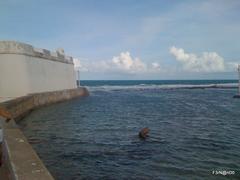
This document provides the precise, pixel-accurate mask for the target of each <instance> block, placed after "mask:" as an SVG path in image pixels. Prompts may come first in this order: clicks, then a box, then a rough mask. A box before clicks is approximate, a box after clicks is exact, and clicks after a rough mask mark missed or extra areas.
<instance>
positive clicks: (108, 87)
mask: <svg viewBox="0 0 240 180" xmlns="http://www.w3.org/2000/svg"><path fill="white" fill-rule="evenodd" d="M237 87H238V84H237V83H222V84H197V85H196V84H161V85H156V84H139V85H102V86H88V87H87V88H88V89H89V90H90V91H117V90H145V89H146V90H147V89H205V88H219V89H226V88H237Z"/></svg>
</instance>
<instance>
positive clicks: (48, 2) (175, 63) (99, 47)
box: [0, 0, 240, 80]
mask: <svg viewBox="0 0 240 180" xmlns="http://www.w3.org/2000/svg"><path fill="white" fill-rule="evenodd" d="M239 9H240V1H239V0H208V1H205V0H201V1H196V0H181V1H180V0H171V1H169V0H115V1H114V0H101V1H100V0H67V1H66V0H65V1H64V0H38V1H37V0H35V1H34V0H0V26H1V27H0V40H15V41H20V42H25V43H28V44H31V45H33V46H34V47H38V48H44V49H49V50H52V51H55V50H56V49H57V48H63V49H64V50H65V53H66V54H67V55H70V56H72V57H73V58H74V63H75V69H76V70H78V69H79V70H80V77H81V79H87V80H89V79H93V80H101V79H103V80H108V79H109V80H129V79H137V80H141V79H143V80H146V79H154V80H158V79H159V80H161V79H236V78H237V73H236V67H237V64H238V63H240V20H239V17H240V11H239Z"/></svg>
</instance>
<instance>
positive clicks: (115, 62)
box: [73, 51, 161, 74]
mask: <svg viewBox="0 0 240 180" xmlns="http://www.w3.org/2000/svg"><path fill="white" fill-rule="evenodd" d="M73 61H74V67H75V70H78V69H80V70H81V71H88V72H102V73H105V72H113V73H125V74H141V73H156V72H160V70H161V68H160V65H159V63H157V62H153V63H149V64H148V63H145V62H143V61H142V60H141V59H140V58H138V57H132V56H131V54H130V52H128V51H126V52H121V53H120V54H119V55H118V56H114V57H113V58H112V59H111V60H105V61H97V62H93V61H89V60H86V59H81V60H79V59H74V60H73Z"/></svg>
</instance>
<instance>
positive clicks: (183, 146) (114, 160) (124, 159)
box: [20, 82, 240, 180]
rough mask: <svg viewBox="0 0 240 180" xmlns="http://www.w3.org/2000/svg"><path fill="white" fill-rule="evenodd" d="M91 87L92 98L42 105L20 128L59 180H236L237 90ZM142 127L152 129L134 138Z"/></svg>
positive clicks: (239, 145) (239, 150) (239, 163)
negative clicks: (34, 141) (33, 140)
mask: <svg viewBox="0 0 240 180" xmlns="http://www.w3.org/2000/svg"><path fill="white" fill-rule="evenodd" d="M91 83H92V82H90V84H87V85H89V88H90V90H91V95H90V96H89V97H87V98H84V99H75V100H72V101H69V102H64V103H59V104H56V105H51V106H47V107H44V108H41V109H39V110H36V111H34V112H33V113H31V114H30V115H29V116H28V117H26V118H25V119H24V120H23V121H21V123H20V126H21V127H22V129H23V131H24V133H25V135H26V136H27V137H28V138H37V139H39V140H40V141H41V142H39V143H37V144H33V147H34V148H35V149H36V151H37V152H38V154H39V155H40V157H41V158H42V159H43V161H44V163H45V164H46V166H47V168H48V169H49V170H50V172H51V173H52V174H53V176H54V177H55V178H56V179H60V180H68V179H70V180H73V179H226V178H231V179H239V178H240V175H239V173H240V138H239V135H240V99H233V98H232V96H233V95H234V94H235V93H236V89H174V88H173V89H164V88H163V89H162V88H138V86H136V87H135V88H109V89H107V88H106V86H104V88H101V87H100V86H103V85H105V84H101V85H99V86H98V87H96V85H95V86H94V85H91ZM105 83H106V82H105ZM142 85H143V84H142ZM142 85H141V86H142ZM109 86H111V84H110V85H109ZM148 86H149V85H148ZM143 127H149V128H150V130H151V132H150V137H149V138H148V139H147V140H145V141H143V140H140V139H138V137H137V134H138V131H139V130H140V129H141V128H143ZM213 170H233V171H235V175H232V176H222V175H218V176H216V175H212V171H213Z"/></svg>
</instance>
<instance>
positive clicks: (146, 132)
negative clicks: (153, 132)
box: [138, 127, 150, 139]
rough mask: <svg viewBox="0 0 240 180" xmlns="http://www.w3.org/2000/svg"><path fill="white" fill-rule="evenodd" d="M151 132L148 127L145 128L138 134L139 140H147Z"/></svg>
mask: <svg viewBox="0 0 240 180" xmlns="http://www.w3.org/2000/svg"><path fill="white" fill-rule="evenodd" d="M149 131H150V130H149V128H147V127H145V128H143V129H142V130H141V131H140V132H139V133H138V136H139V138H141V139H145V138H146V137H147V136H148V133H149Z"/></svg>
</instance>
